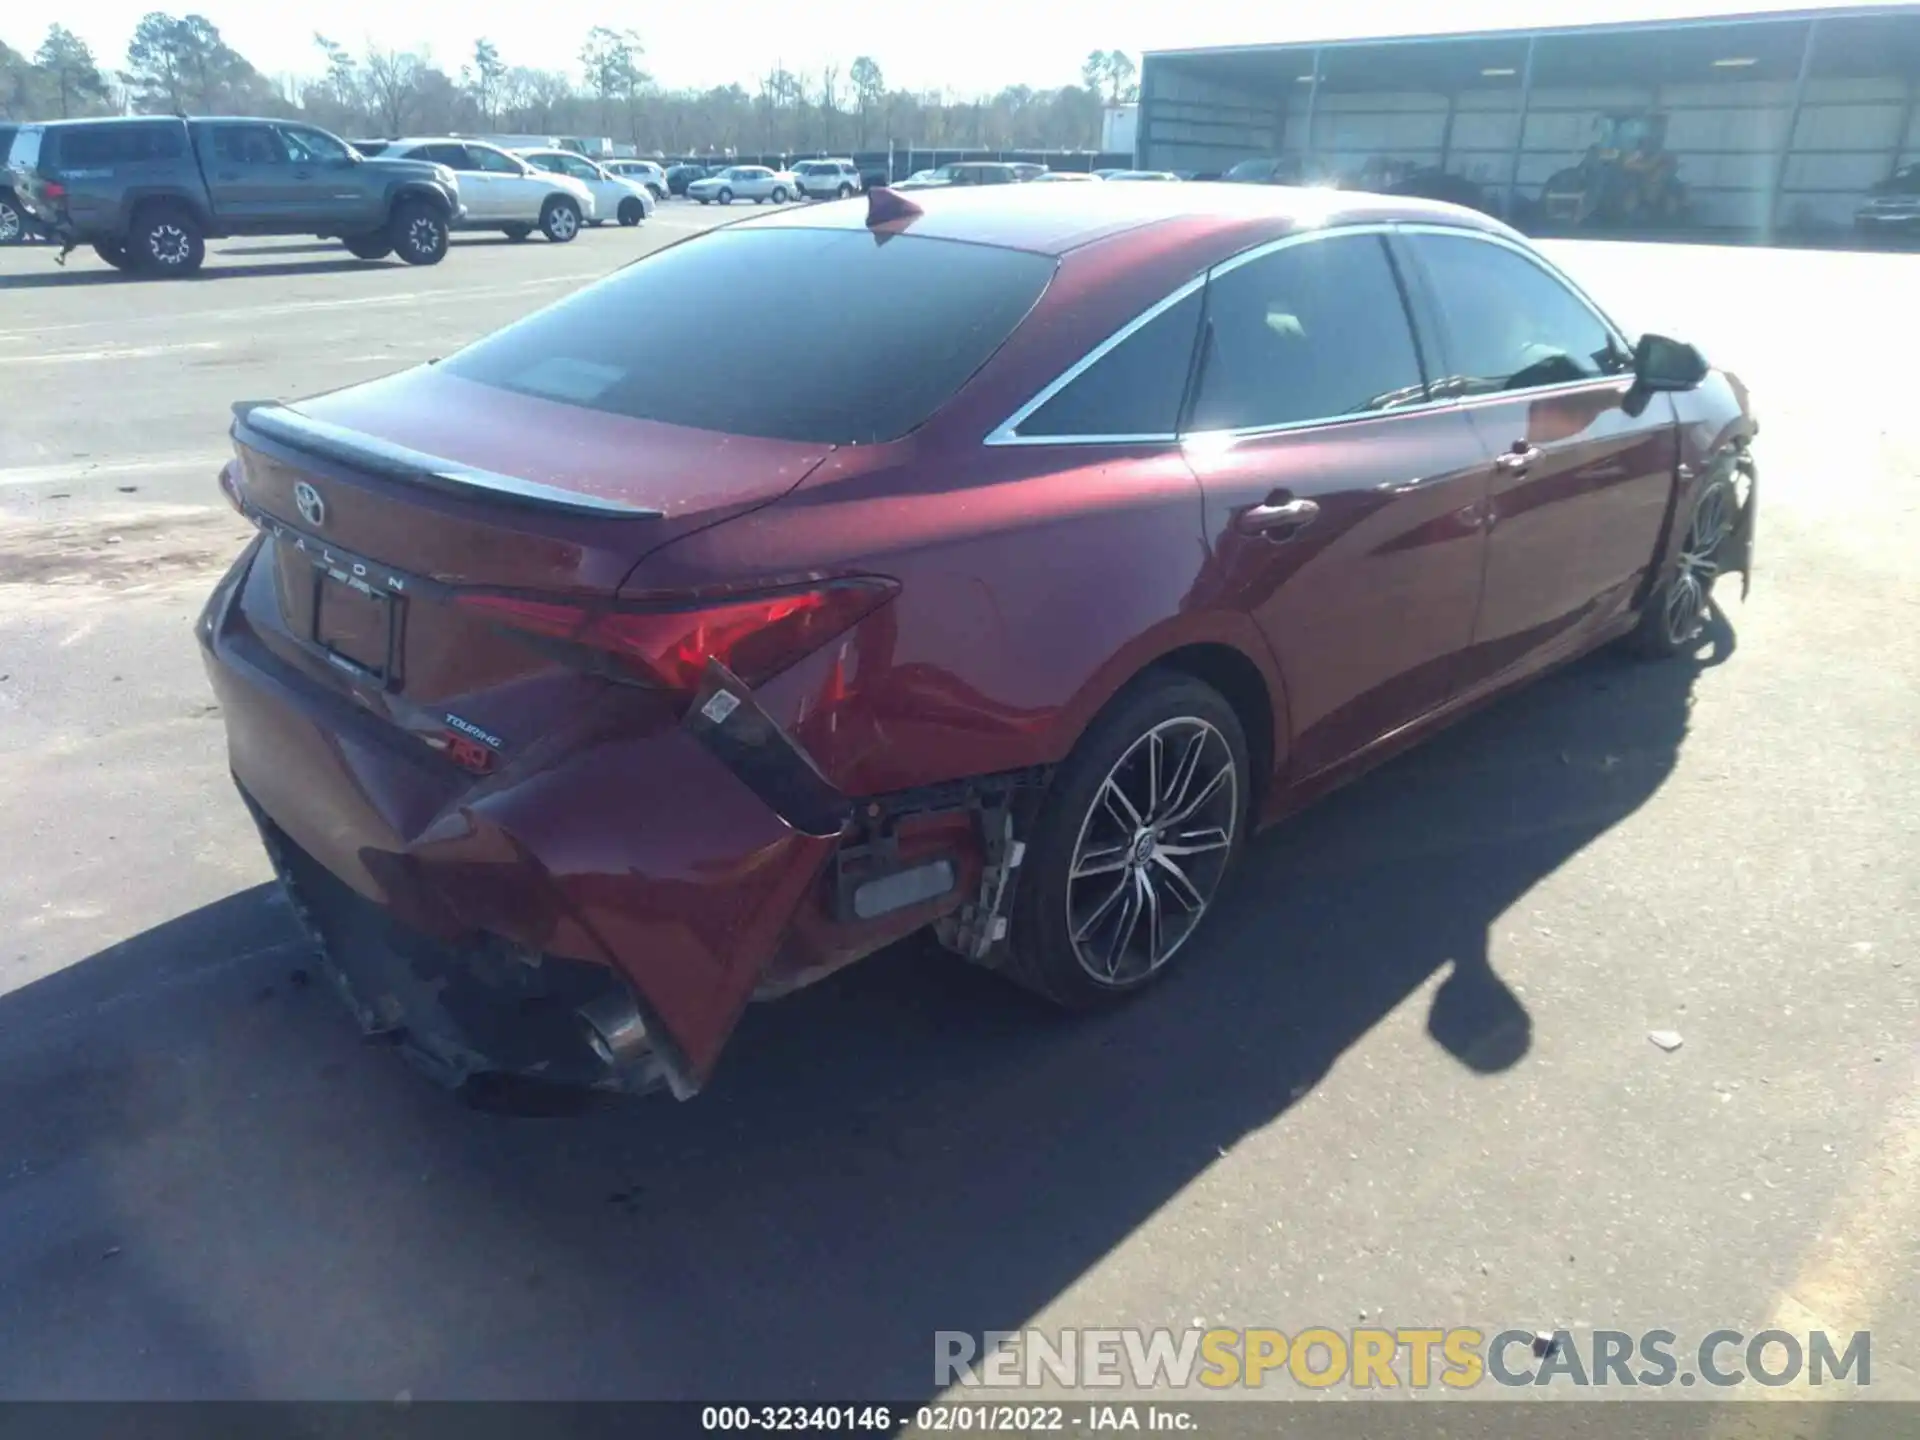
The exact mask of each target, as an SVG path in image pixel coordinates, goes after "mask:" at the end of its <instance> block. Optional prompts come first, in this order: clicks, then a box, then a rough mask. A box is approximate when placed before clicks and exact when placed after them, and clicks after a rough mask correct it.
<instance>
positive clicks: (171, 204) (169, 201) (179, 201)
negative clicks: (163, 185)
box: [123, 194, 207, 238]
mask: <svg viewBox="0 0 1920 1440" xmlns="http://www.w3.org/2000/svg"><path fill="white" fill-rule="evenodd" d="M156 211H165V212H167V213H170V214H176V215H184V216H186V218H187V219H189V220H191V221H192V222H193V223H194V224H195V225H198V226H199V227H200V228H201V229H202V230H204V229H206V228H207V220H206V217H205V216H204V215H202V214H201V213H200V211H199V209H198V207H197V206H195V205H194V204H193V202H192V201H190V200H188V199H187V197H186V196H184V195H167V194H160V195H142V196H140V197H139V198H137V199H136V200H135V201H134V202H133V204H132V205H130V206H129V207H128V209H127V232H128V234H131V233H132V232H133V229H134V227H135V226H137V225H138V224H139V223H140V221H141V219H142V218H143V217H145V216H148V215H152V214H154V213H155V212H156ZM123 238H124V237H123Z"/></svg>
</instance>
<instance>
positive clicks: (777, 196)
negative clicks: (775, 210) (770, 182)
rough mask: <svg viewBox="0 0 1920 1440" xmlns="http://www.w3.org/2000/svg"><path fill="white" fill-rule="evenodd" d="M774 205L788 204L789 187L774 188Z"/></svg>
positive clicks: (779, 186) (778, 186)
mask: <svg viewBox="0 0 1920 1440" xmlns="http://www.w3.org/2000/svg"><path fill="white" fill-rule="evenodd" d="M773 203H774V204H776V205H784V204H786V203H787V187H786V186H784V185H776V186H774V187H773Z"/></svg>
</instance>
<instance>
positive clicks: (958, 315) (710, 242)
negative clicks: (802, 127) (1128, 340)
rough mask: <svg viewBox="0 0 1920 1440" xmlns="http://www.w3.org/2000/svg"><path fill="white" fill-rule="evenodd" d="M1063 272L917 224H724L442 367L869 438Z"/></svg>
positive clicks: (795, 433)
mask: <svg viewBox="0 0 1920 1440" xmlns="http://www.w3.org/2000/svg"><path fill="white" fill-rule="evenodd" d="M1053 272H1054V260H1053V259H1052V257H1050V256H1045V255H1035V254H1032V253H1030V252H1028V251H1024V250H1004V249H999V248H997V247H993V246H987V245H970V244H962V243H960V242H957V241H951V240H934V239H928V238H925V237H921V236H915V235H891V236H884V237H882V236H875V235H872V234H869V233H868V232H867V231H865V230H806V229H768V230H755V229H751V228H749V229H743V230H721V231H716V232H714V233H712V234H708V235H704V236H702V237H700V238H699V239H698V240H695V241H691V242H689V243H686V244H681V245H675V246H672V247H671V248H669V249H666V250H662V251H659V252H657V253H656V254H654V255H651V256H648V257H647V258H646V259H644V260H640V261H638V262H636V263H634V264H632V265H629V266H627V267H626V268H625V269H623V270H620V271H618V272H616V273H615V274H613V275H610V276H608V277H607V278H606V279H605V280H602V281H600V282H599V283H598V284H596V285H592V286H589V287H588V288H587V289H585V290H582V291H580V292H578V293H577V294H575V295H573V296H570V297H568V298H567V299H565V300H562V301H561V302H560V303H559V304H557V305H554V306H551V307H549V308H548V309H546V310H542V311H539V312H538V313H536V314H534V315H530V316H528V317H527V318H526V319H525V320H522V321H520V322H518V323H517V324H514V325H510V326H508V327H507V328H506V329H505V330H502V331H499V332H498V333H497V334H494V335H492V336H489V337H488V338H487V339H484V340H481V341H479V342H478V343H477V344H475V345H472V346H469V347H468V348H467V349H465V350H462V351H460V352H459V353H457V354H455V355H453V356H452V357H450V358H449V359H447V360H446V361H444V362H443V363H442V366H441V368H442V369H444V370H447V371H450V372H451V373H453V374H455V375H458V376H460V377H461V378H463V379H466V380H471V381H477V382H478V383H480V384H483V385H492V386H495V387H497V388H499V389H502V390H511V391H515V392H518V393H520V394H524V395H534V396H538V397H540V398H542V399H547V400H556V401H559V402H561V403H563V404H568V405H579V406H583V407H585V408H587V409H592V410H604V411H609V412H611V413H614V414H618V415H629V416H633V417H634V418H636V419H642V420H658V421H663V422H665V423H667V424H670V425H686V426H692V427H694V428H696V429H701V430H717V431H722V432H724V433H727V434H733V435H757V436H764V437H767V438H770V439H779V440H806V441H817V442H822V443H828V444H835V445H862V444H872V443H875V442H878V441H883V440H893V439H897V438H898V437H900V436H902V435H904V434H906V433H907V432H908V431H909V430H912V429H913V428H914V427H915V426H917V425H919V424H920V423H921V422H923V421H924V420H926V419H927V417H928V416H930V415H932V414H933V412H934V411H935V410H937V409H938V408H939V407H940V406H941V405H942V404H943V403H945V402H946V401H947V400H948V399H949V398H950V397H951V396H952V395H953V394H954V392H955V391H957V390H958V389H959V388H960V387H961V386H962V385H963V384H965V383H966V381H967V379H968V377H970V376H971V375H972V374H973V373H974V371H976V370H977V369H979V368H980V366H981V365H983V364H985V363H986V361H987V359H988V358H989V357H990V356H991V355H992V354H993V353H994V351H996V350H998V349H999V348H1000V346H1001V345H1002V344H1003V343H1004V342H1005V341H1006V338H1007V337H1008V336H1009V335H1011V334H1012V333H1013V330H1014V327H1015V326H1017V325H1018V324H1019V323H1020V321H1021V320H1022V318H1023V317H1025V315H1026V313H1027V312H1028V311H1029V310H1030V309H1032V308H1033V304H1034V302H1035V301H1036V300H1038V299H1039V298H1040V295H1041V292H1042V291H1044V290H1045V289H1046V286H1047V282H1048V281H1049V280H1050V279H1051V278H1052V276H1053ZM796 275H804V276H806V277H807V279H806V283H805V284H804V285H799V286H796V285H795V284H794V283H793V277H794V276H796ZM849 295H852V296H857V297H859V298H858V300H857V302H856V303H854V304H851V305H850V304H848V303H847V301H846V297H847V296H849ZM772 316H778V317H779V322H778V323H770V321H769V317H772Z"/></svg>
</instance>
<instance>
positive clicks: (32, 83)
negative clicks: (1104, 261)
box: [0, 11, 1135, 155]
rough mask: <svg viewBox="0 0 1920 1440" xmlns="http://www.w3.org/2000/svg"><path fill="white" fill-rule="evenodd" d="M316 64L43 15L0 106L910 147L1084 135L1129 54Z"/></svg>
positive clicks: (207, 39) (1119, 90)
mask: <svg viewBox="0 0 1920 1440" xmlns="http://www.w3.org/2000/svg"><path fill="white" fill-rule="evenodd" d="M314 45H315V49H316V52H317V55H316V64H315V67H314V71H315V73H314V74H313V75H311V76H308V77H302V78H292V77H286V78H278V79H273V78H269V77H267V76H265V75H263V74H261V73H260V71H258V70H257V69H256V68H255V67H254V66H253V65H252V64H251V63H249V62H248V61H247V59H246V58H245V57H244V56H242V55H240V54H239V53H238V52H237V51H235V50H234V49H233V48H232V47H231V46H229V45H228V44H227V43H226V41H225V39H224V38H223V37H222V36H221V34H220V31H219V29H218V28H217V27H216V26H214V25H213V24H212V22H210V21H208V20H207V19H205V18H204V17H202V16H199V15H187V16H173V15H169V14H166V13H163V12H159V11H155V12H153V13H151V14H149V15H147V16H146V17H145V18H144V19H142V20H141V21H140V23H139V25H138V26H137V27H135V30H134V33H133V36H132V37H131V39H130V40H129V42H128V46H127V57H126V62H127V63H126V68H125V69H124V70H120V71H116V72H112V73H108V72H106V71H103V70H101V68H100V67H99V65H98V63H97V62H96V60H95V58H94V56H93V55H92V53H91V52H90V50H89V49H88V47H87V46H86V44H85V43H84V42H82V41H80V40H79V39H78V38H77V37H75V36H74V35H73V34H72V33H71V32H69V31H67V30H66V29H64V28H63V27H61V26H59V25H55V26H53V27H51V29H50V30H49V31H48V34H47V38H46V41H45V42H44V43H43V44H42V45H41V46H40V48H39V49H38V50H37V51H36V52H35V53H34V54H33V55H32V56H27V55H23V54H21V53H20V52H18V51H14V50H10V49H8V48H7V47H6V46H5V45H4V44H0V117H8V118H14V119H29V118H33V119H42V118H52V117H59V116H69V115H84V114H112V113H121V112H126V111H131V112H141V113H156V114H174V113H180V114H257V115H279V116H286V117H289V118H295V117H298V118H304V119H308V120H311V121H312V122H314V123H315V124H318V125H322V126H324V127H325V128H327V129H329V130H333V131H335V132H336V133H339V134H343V135H347V136H349V137H361V136H377V135H399V134H403V133H440V132H445V131H467V132H472V131H487V130H507V131H514V132H525V133H534V134H568V135H585V136H599V137H605V138H607V139H609V140H613V141H616V142H624V143H629V144H632V145H634V146H635V147H636V148H637V149H638V150H639V151H640V152H641V153H643V154H645V153H652V152H659V153H662V154H669V155H679V154H706V153H726V152H729V151H733V152H739V153H766V154H774V153H779V154H802V153H814V152H821V153H827V152H846V151H852V150H873V149H884V148H885V147H886V146H887V144H888V142H889V141H895V142H898V143H902V144H907V143H911V144H914V145H917V146H923V147H934V146H941V147H976V148H982V149H1006V150H1015V149H1034V150H1042V149H1044V150H1068V149H1092V148H1095V147H1097V146H1098V144H1099V138H1100V135H1099V132H1100V115H1101V107H1102V106H1103V104H1107V103H1111V102H1113V101H1119V100H1127V99H1131V98H1133V95H1134V94H1135V86H1134V74H1135V69H1134V65H1133V62H1132V61H1131V60H1130V59H1129V58H1128V57H1127V56H1126V55H1124V54H1122V53H1120V52H1119V51H1094V52H1093V53H1092V54H1091V55H1089V57H1088V59H1087V62H1086V64H1085V65H1083V66H1082V67H1081V75H1080V80H1081V83H1079V84H1077V85H1076V84H1069V85H1062V86H1058V87H1054V88H1040V89H1036V88H1034V87H1032V86H1028V85H1010V86H1007V87H1005V88H1004V89H1002V90H1000V91H999V92H998V93H996V94H993V95H986V96H977V97H967V96H963V95H960V94H958V93H956V92H954V91H952V90H939V91H913V90H906V89H898V88H894V87H890V86H889V85H888V84H887V81H886V77H885V75H884V73H883V72H882V70H881V68H880V65H879V63H878V62H877V61H876V60H874V59H873V57H871V56H868V55H862V56H858V57H856V58H855V59H853V60H852V61H851V62H849V63H848V64H847V65H846V67H845V69H844V71H843V70H842V68H841V66H840V65H838V64H828V65H823V66H822V67H820V68H819V69H818V70H817V71H812V72H804V71H793V70H788V69H785V68H776V69H774V70H772V71H770V72H768V73H767V74H765V75H762V76H759V77H757V78H756V79H754V80H753V81H751V82H750V83H736V84H732V85H725V86H716V87H714V88H711V89H707V90H688V89H671V88H668V87H665V86H663V85H661V84H660V83H658V82H657V81H656V80H655V78H654V77H653V76H652V75H650V74H649V73H648V72H647V70H646V68H645V56H646V52H645V48H644V47H643V45H642V44H641V40H640V37H639V35H638V34H636V33H635V32H634V31H632V30H630V29H622V28H615V27H612V26H595V27H593V29H591V30H590V31H588V33H587V35H586V37H585V39H584V41H583V42H582V45H581V48H580V52H579V62H580V63H579V70H578V71H577V72H575V73H568V72H564V71H559V70H547V69H538V68H533V67H529V66H523V65H514V64H511V63H510V62H509V61H508V60H507V59H506V58H505V57H504V56H502V55H501V53H500V51H499V48H498V47H497V46H496V45H494V44H493V42H491V41H490V40H486V39H481V40H479V41H477V42H476V43H475V44H474V47H473V50H472V53H471V54H470V55H469V56H468V58H467V59H466V60H465V62H464V63H462V64H460V65H458V66H457V67H454V68H453V69H452V70H451V71H450V70H449V69H447V68H446V67H444V66H442V65H441V64H439V63H438V62H436V61H435V59H434V58H433V57H432V56H431V55H430V54H428V53H427V52H425V51H424V50H395V49H392V48H388V47H383V46H380V45H375V44H367V45H365V46H363V47H361V48H360V49H359V50H358V51H357V52H356V51H354V50H350V49H349V48H348V47H347V46H345V45H343V44H341V43H339V42H338V41H336V40H334V39H332V38H329V37H328V36H325V35H318V34H316V35H315V36H314Z"/></svg>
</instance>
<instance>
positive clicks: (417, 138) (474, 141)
mask: <svg viewBox="0 0 1920 1440" xmlns="http://www.w3.org/2000/svg"><path fill="white" fill-rule="evenodd" d="M389 143H390V144H394V145H482V146H485V147H486V148H487V149H489V150H498V151H499V152H500V153H501V154H502V155H511V154H513V153H514V152H513V151H511V150H509V149H507V147H506V146H504V145H501V144H497V143H496V142H494V141H492V140H481V139H478V138H476V137H475V136H472V135H408V136H404V137H403V138H401V139H399V140H394V141H390V142H389ZM540 148H541V149H543V150H557V149H558V148H559V147H558V146H554V145H543V146H541V147H540ZM567 153H568V154H569V155H571V154H573V153H574V152H573V151H571V150H569V151H568V152H567Z"/></svg>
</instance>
